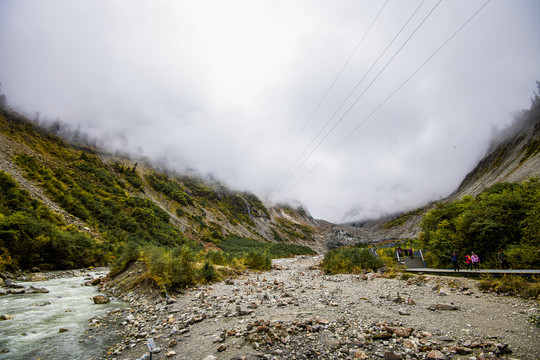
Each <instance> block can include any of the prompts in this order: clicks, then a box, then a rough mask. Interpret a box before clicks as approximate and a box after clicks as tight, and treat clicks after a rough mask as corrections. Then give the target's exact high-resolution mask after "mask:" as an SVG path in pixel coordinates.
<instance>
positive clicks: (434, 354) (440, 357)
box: [426, 350, 447, 360]
mask: <svg viewBox="0 0 540 360" xmlns="http://www.w3.org/2000/svg"><path fill="white" fill-rule="evenodd" d="M426 359H435V360H446V359H447V358H446V355H444V354H443V353H442V352H440V351H439V350H431V351H430V352H429V353H428V354H427V355H426Z"/></svg>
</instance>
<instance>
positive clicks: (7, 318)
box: [0, 314, 13, 320]
mask: <svg viewBox="0 0 540 360" xmlns="http://www.w3.org/2000/svg"><path fill="white" fill-rule="evenodd" d="M0 320H13V316H11V315H8V314H2V315H0Z"/></svg>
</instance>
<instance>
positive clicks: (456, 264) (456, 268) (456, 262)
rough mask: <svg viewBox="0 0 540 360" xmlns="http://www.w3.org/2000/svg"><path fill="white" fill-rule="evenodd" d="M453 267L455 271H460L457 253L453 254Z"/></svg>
mask: <svg viewBox="0 0 540 360" xmlns="http://www.w3.org/2000/svg"><path fill="white" fill-rule="evenodd" d="M452 266H453V267H454V271H459V264H458V256H457V254H456V252H455V251H454V252H453V253H452Z"/></svg>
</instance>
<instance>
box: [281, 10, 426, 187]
mask: <svg viewBox="0 0 540 360" xmlns="http://www.w3.org/2000/svg"><path fill="white" fill-rule="evenodd" d="M389 1H390V0H386V2H385V3H384V5H383V6H382V7H381V9H380V10H379V12H378V13H377V15H376V16H375V18H374V19H373V21H372V22H371V24H370V25H369V27H368V28H367V30H366V31H365V32H364V35H363V36H362V38H361V39H360V41H358V43H357V44H356V47H355V48H354V50H353V51H352V53H351V54H350V55H349V57H348V58H347V60H346V61H345V63H344V64H343V66H342V67H341V69H340V70H339V72H338V73H337V75H336V76H335V77H334V80H333V81H332V83H331V84H330V86H329V87H328V89H326V92H325V93H324V95H323V96H322V98H321V99H320V100H319V102H318V103H317V105H316V106H315V109H314V110H313V111H312V112H311V115H310V116H309V117H308V119H307V120H306V121H305V122H304V125H302V128H301V129H300V131H299V132H298V133H297V134H296V136H295V137H294V140H293V141H292V142H291V144H290V145H289V147H288V148H287V150H285V152H284V153H283V155H282V156H281V159H279V161H278V162H277V163H276V165H275V166H274V170H273V171H272V173H273V172H275V170H276V169H277V168H278V166H279V165H280V164H281V163H282V162H283V160H284V159H285V157H286V156H287V155H288V154H289V152H290V150H291V149H292V147H293V146H294V144H296V141H297V140H298V138H299V137H300V135H301V134H302V132H303V131H304V129H305V128H306V126H307V125H308V124H309V122H310V121H311V120H312V119H313V116H315V113H316V112H317V110H318V109H319V107H320V106H321V104H322V103H323V102H324V100H325V99H326V97H327V96H328V94H329V93H330V90H332V88H333V87H334V84H335V83H336V81H337V80H338V79H339V77H340V76H341V74H342V73H343V70H345V68H346V67H347V65H348V64H349V62H350V61H351V59H352V57H353V56H354V54H356V51H357V50H358V48H359V47H360V45H361V44H362V43H363V42H364V39H365V38H366V36H367V34H368V33H369V32H370V30H371V28H372V27H373V26H374V25H375V23H376V22H377V19H378V18H379V16H380V15H381V13H382V12H383V10H384V8H385V7H386V5H387V4H388V2H389ZM424 1H425V0H424ZM309 146H311V144H310V145H309ZM304 152H305V150H304ZM303 154H304V153H302V154H301V155H300V157H301V156H302V155H303ZM297 161H298V160H297ZM295 164H296V161H295V162H294V163H293V165H291V167H292V166H294V165H295ZM288 171H289V170H287V171H285V173H284V174H283V175H282V177H281V178H280V179H279V180H278V181H277V182H276V184H275V185H274V188H275V187H277V185H279V183H280V182H281V180H283V178H284V177H285V175H286V174H287V172H288Z"/></svg>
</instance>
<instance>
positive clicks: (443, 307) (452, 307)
mask: <svg viewBox="0 0 540 360" xmlns="http://www.w3.org/2000/svg"><path fill="white" fill-rule="evenodd" d="M428 309H429V310H459V307H458V306H455V305H446V304H435V305H431V306H430V307H429V308H428Z"/></svg>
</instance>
